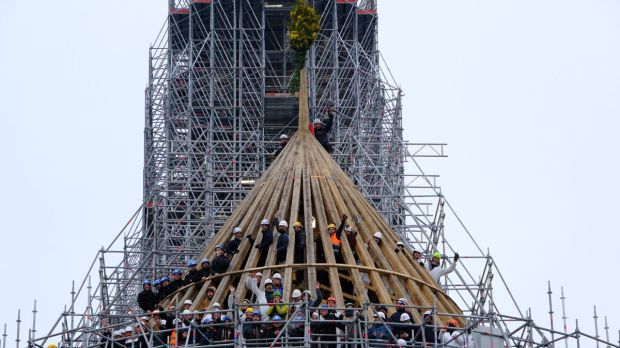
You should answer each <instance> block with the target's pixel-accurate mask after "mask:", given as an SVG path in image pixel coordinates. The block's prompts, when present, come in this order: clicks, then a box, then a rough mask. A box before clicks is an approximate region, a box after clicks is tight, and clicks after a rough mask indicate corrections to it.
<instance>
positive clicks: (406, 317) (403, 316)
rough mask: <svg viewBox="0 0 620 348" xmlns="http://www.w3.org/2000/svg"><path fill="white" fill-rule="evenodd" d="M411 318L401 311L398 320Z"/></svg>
mask: <svg viewBox="0 0 620 348" xmlns="http://www.w3.org/2000/svg"><path fill="white" fill-rule="evenodd" d="M405 320H411V317H410V316H409V314H407V313H403V314H401V315H400V321H405Z"/></svg>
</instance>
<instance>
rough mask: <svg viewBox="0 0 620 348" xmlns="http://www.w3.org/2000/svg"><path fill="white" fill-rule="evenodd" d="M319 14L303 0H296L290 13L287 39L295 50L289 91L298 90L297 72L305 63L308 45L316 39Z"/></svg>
mask: <svg viewBox="0 0 620 348" xmlns="http://www.w3.org/2000/svg"><path fill="white" fill-rule="evenodd" d="M319 20H320V18H319V16H318V15H317V14H316V11H315V10H314V8H313V7H312V6H309V5H307V4H306V3H305V2H304V0H298V2H297V4H295V6H294V7H293V9H292V10H291V14H290V21H289V23H288V40H289V43H290V44H291V48H292V49H293V51H295V55H294V58H293V62H294V63H295V71H294V72H293V76H292V77H291V81H290V83H289V91H290V92H297V91H299V73H300V72H301V69H303V68H304V65H305V64H306V54H307V52H308V49H309V48H310V45H312V43H313V42H314V41H315V40H316V38H317V35H318V33H319V29H320V27H319Z"/></svg>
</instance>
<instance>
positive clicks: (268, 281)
mask: <svg viewBox="0 0 620 348" xmlns="http://www.w3.org/2000/svg"><path fill="white" fill-rule="evenodd" d="M267 284H271V285H273V282H272V281H271V279H269V278H267V279H265V285H267Z"/></svg>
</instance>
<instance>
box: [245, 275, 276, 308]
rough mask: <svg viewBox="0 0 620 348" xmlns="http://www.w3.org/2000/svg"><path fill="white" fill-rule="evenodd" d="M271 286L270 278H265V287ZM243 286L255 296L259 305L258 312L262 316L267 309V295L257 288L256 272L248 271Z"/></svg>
mask: <svg viewBox="0 0 620 348" xmlns="http://www.w3.org/2000/svg"><path fill="white" fill-rule="evenodd" d="M269 285H270V286H271V287H273V282H272V281H271V279H265V287H267V286H269ZM245 287H246V288H248V289H250V290H252V293H254V296H256V303H258V304H259V305H260V309H259V310H260V313H261V315H262V316H264V315H265V312H266V311H267V308H268V306H267V296H265V292H264V291H262V290H261V289H259V287H258V284H257V283H256V274H254V273H250V275H249V276H247V277H245Z"/></svg>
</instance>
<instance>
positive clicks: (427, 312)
mask: <svg viewBox="0 0 620 348" xmlns="http://www.w3.org/2000/svg"><path fill="white" fill-rule="evenodd" d="M431 314H433V312H432V311H426V312H424V316H427V315H431Z"/></svg>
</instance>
